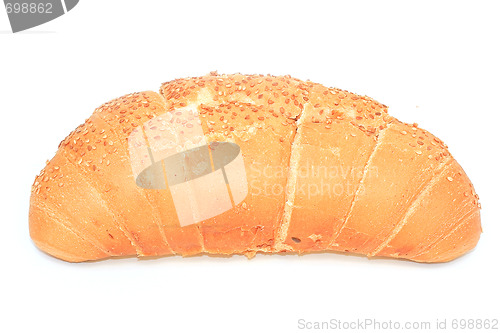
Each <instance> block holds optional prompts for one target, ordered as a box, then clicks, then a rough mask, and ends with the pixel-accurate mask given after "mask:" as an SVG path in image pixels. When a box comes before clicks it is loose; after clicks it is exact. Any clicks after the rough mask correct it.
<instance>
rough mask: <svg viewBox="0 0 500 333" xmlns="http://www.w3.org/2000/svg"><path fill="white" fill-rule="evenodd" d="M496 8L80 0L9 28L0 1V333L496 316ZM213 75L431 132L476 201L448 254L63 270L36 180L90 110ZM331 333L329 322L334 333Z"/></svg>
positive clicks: (281, 326) (290, 328)
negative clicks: (45, 233) (335, 93)
mask: <svg viewBox="0 0 500 333" xmlns="http://www.w3.org/2000/svg"><path fill="white" fill-rule="evenodd" d="M498 4H499V2H494V1H491V2H486V1H474V2H472V1H471V2H469V3H464V2H460V1H415V2H403V1H378V2H377V1H345V2H334V1H307V2H306V1H301V2H296V1H286V2H274V1H270V0H267V1H255V0H254V1H245V2H238V1H204V2H194V1H172V2H168V1H152V0H148V1H145V0H141V1H124V0H119V1H118V0H114V1H111V0H107V1H97V0H93V1H92V0H82V1H80V3H79V4H78V5H77V6H76V7H75V8H74V9H73V10H72V11H70V12H69V13H68V14H66V15H64V16H63V17H60V18H58V19H56V20H54V21H52V22H49V23H47V24H44V25H41V26H39V27H36V28H33V29H31V30H29V31H26V32H24V33H18V34H12V33H10V32H9V30H10V27H9V24H8V20H7V15H6V14H5V11H4V10H3V8H0V30H1V33H0V66H1V67H0V68H1V71H0V112H1V114H0V119H1V121H2V122H1V124H2V127H1V130H0V139H1V141H0V142H1V143H2V151H3V153H2V160H1V164H0V168H1V170H0V171H1V173H0V174H1V176H2V182H1V187H0V195H1V200H0V204H1V207H2V208H1V209H2V218H1V230H2V238H1V240H0V247H1V250H2V253H3V259H2V263H1V270H0V272H1V273H0V279H1V283H0V291H1V294H0V302H1V303H2V305H4V307H3V309H1V310H0V312H1V320H0V331H2V332H21V331H23V332H104V331H109V332H118V331H120V332H296V331H297V332H298V331H304V330H299V329H298V320H299V319H301V318H303V319H305V320H307V321H327V320H330V319H335V318H336V319H340V320H350V319H357V318H374V319H377V320H379V321H382V320H393V321H406V320H411V321H421V320H422V321H431V322H432V324H433V325H434V324H435V320H436V319H438V318H440V319H444V318H448V327H450V326H451V322H450V320H451V319H453V318H483V319H493V318H496V319H500V312H499V311H498V310H499V308H500V306H499V296H500V293H499V283H498V281H499V280H500V276H499V270H498V263H499V259H498V253H499V250H500V249H499V244H500V239H499V237H500V235H499V222H500V221H499V217H500V216H499V210H498V206H499V202H498V199H499V195H498V192H497V189H498V186H500V184H499V179H498V168H499V166H498V158H497V156H498V147H499V146H498V143H499V142H498V141H499V140H498V132H497V131H498V127H499V121H500V116H499V113H500V106H499V105H500V101H499V93H500V66H499V59H500V52H499V49H498V45H499V33H500V23H499V16H498V15H499V13H500V6H499V5H498ZM213 70H218V71H219V73H234V72H242V73H262V74H267V73H270V74H275V75H281V74H291V75H292V76H295V77H297V78H300V79H311V80H312V81H315V82H319V83H322V84H324V85H326V86H335V87H339V88H342V89H347V90H350V91H353V92H356V93H359V94H362V95H368V96H371V97H373V98H375V99H377V100H378V101H380V102H382V103H384V104H386V105H389V112H390V113H391V114H392V115H394V116H395V117H397V118H399V119H400V120H403V121H406V122H417V123H418V124H419V125H420V126H421V127H423V128H425V129H427V130H429V131H431V132H432V133H434V134H436V135H437V136H438V137H440V138H441V139H443V140H444V141H445V142H446V143H447V144H448V145H449V148H450V151H451V152H452V154H453V155H454V156H455V158H456V159H457V160H458V161H459V163H461V165H462V166H463V168H464V169H465V170H466V172H467V174H468V176H469V177H470V179H471V180H472V182H473V184H474V185H475V187H476V190H477V192H478V194H479V196H480V198H481V204H482V206H483V210H482V223H483V230H484V233H483V235H482V237H481V240H480V242H479V244H478V246H477V248H476V249H475V250H474V251H473V252H471V253H469V254H467V255H466V256H464V257H462V258H460V259H458V260H455V261H453V262H451V263H447V264H417V263H412V262H406V261H394V260H383V259H382V260H381V259H377V260H369V259H366V258H364V257H355V256H345V255H335V254H314V255H306V256H300V257H299V256H294V255H290V256H279V255H274V256H271V255H257V257H256V258H254V259H253V260H247V259H246V258H245V257H242V256H234V257H232V258H229V259H228V258H210V257H206V256H202V257H194V258H180V257H171V258H161V259H156V260H137V259H135V258H130V259H120V260H105V261H101V262H96V263H83V264H69V263H66V262H63V261H59V260H57V259H54V258H52V257H50V256H48V255H45V254H44V253H42V252H40V251H39V250H38V249H37V248H36V247H35V246H34V245H33V243H32V242H31V240H30V238H29V235H28V203H29V196H30V187H31V184H32V182H33V180H34V177H35V175H36V174H37V173H38V172H39V171H40V170H41V168H42V167H43V166H44V163H45V160H46V159H50V158H51V157H52V156H53V154H54V153H55V151H56V149H57V145H58V144H59V142H60V141H61V140H62V139H63V138H64V137H65V136H66V135H67V134H68V133H69V132H70V131H71V130H73V129H74V128H75V127H76V126H77V125H79V124H80V123H82V122H83V121H84V120H85V119H86V118H87V117H88V116H90V114H91V113H92V111H93V109H94V108H95V107H97V106H99V105H100V104H102V103H103V102H106V101H108V100H110V99H112V98H115V97H118V96H121V95H124V94H126V93H129V92H133V91H142V90H149V89H153V90H155V89H156V90H157V89H158V88H159V86H160V84H161V83H162V82H165V81H168V80H171V79H174V78H178V77H186V76H196V75H204V74H207V73H208V72H210V71H213ZM337 331H338V330H337Z"/></svg>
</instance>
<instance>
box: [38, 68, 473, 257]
mask: <svg viewBox="0 0 500 333" xmlns="http://www.w3.org/2000/svg"><path fill="white" fill-rule="evenodd" d="M186 108H190V109H192V110H196V111H197V117H198V118H199V120H200V124H201V128H202V129H203V133H204V138H203V140H205V141H206V142H231V143H234V144H236V145H238V146H239V148H240V149H241V154H242V158H243V161H244V170H243V173H244V176H245V177H246V184H248V194H247V195H246V196H245V197H244V200H243V201H241V202H240V203H236V202H234V207H232V208H231V209H228V210H226V211H224V212H222V213H220V214H218V215H216V216H213V217H209V218H208V219H205V220H203V221H199V222H197V223H191V224H188V225H184V226H181V224H180V222H179V217H178V214H180V212H179V211H178V210H177V212H176V207H177V206H175V204H174V199H173V198H174V195H177V194H173V190H172V188H171V189H170V190H169V189H168V187H166V188H162V189H155V188H144V187H141V186H138V181H137V178H136V175H134V171H133V164H134V161H131V156H132V153H131V151H130V149H131V148H130V147H131V146H130V142H129V138H130V137H132V134H133V133H134V130H135V131H136V132H137V130H138V129H140V128H142V127H143V126H144V124H146V123H147V122H148V121H150V120H152V119H156V118H158V117H161V115H165V114H167V115H168V114H174V113H175V112H177V110H183V109H186ZM158 119H160V120H161V118H158ZM167 125H168V124H167ZM148 144H149V143H148ZM150 152H151V150H150ZM151 157H152V156H151ZM212 167H213V166H212ZM167 178H168V177H167ZM226 184H228V186H229V187H231V182H229V183H227V179H226ZM207 186H208V185H207ZM210 186H212V185H210ZM210 186H208V187H207V188H209V187H210ZM229 190H230V189H229ZM229 190H228V191H229ZM200 191H201V190H200ZM176 193H177V192H176ZM206 193H207V195H206V196H205V198H206V200H214V199H213V198H212V194H213V193H215V192H213V193H212V192H211V190H210V189H207V192H206ZM196 195H197V196H199V195H202V194H196ZM203 195H205V194H203ZM187 201H190V199H189V198H188V199H187ZM207 202H212V201H207ZM215 208H217V207H215ZM479 210H480V205H479V203H478V196H477V195H476V193H475V191H474V188H473V186H472V184H471V182H470V181H469V179H468V178H467V175H466V174H465V172H464V171H463V170H462V168H461V167H460V165H459V164H458V163H457V162H456V161H455V160H454V159H453V157H452V156H451V155H450V153H449V152H448V150H447V147H446V145H444V144H443V142H442V141H441V140H439V139H438V138H436V137H435V136H433V135H432V134H430V133H429V132H427V131H425V130H423V129H420V128H418V126H417V124H413V125H410V124H405V123H402V122H400V121H398V120H397V119H395V118H393V117H391V116H390V115H388V113H387V107H386V106H385V105H382V104H380V103H378V102H376V101H374V100H372V99H370V98H368V97H363V96H358V95H355V94H352V93H349V92H347V91H343V90H339V89H333V88H326V87H324V86H322V85H320V84H316V83H312V82H309V81H306V82H304V81H300V80H297V79H294V78H292V77H290V76H284V77H283V76H279V77H274V76H263V75H241V74H235V75H218V74H217V73H211V74H210V75H207V76H203V77H196V78H188V79H178V80H174V81H171V82H167V83H164V84H163V85H162V87H161V89H160V93H159V94H158V93H156V92H152V91H147V92H140V93H134V94H130V95H126V96H124V97H121V98H118V99H115V100H113V101H111V102H109V103H106V104H104V105H102V106H101V107H99V108H98V109H97V110H96V111H95V112H94V113H93V114H92V116H91V117H90V118H89V119H87V120H86V121H85V123H84V124H82V125H80V126H79V127H78V128H77V129H76V130H75V131H73V132H72V133H71V134H70V135H69V136H68V137H67V138H66V139H64V140H63V141H62V142H61V144H60V145H59V150H58V151H57V153H56V155H55V156H54V158H53V159H52V160H51V161H49V162H48V163H47V165H46V166H45V168H44V169H43V170H42V171H41V172H40V174H39V175H38V176H37V177H36V179H35V182H34V184H33V187H32V195H31V200H30V214H29V222H30V234H31V238H32V239H33V241H34V243H35V244H36V245H37V246H38V247H39V248H40V249H41V250H43V251H45V252H47V253H49V254H51V255H53V256H55V257H57V258H60V259H63V260H66V261H71V262H79V261H87V260H96V259H101V258H107V257H111V256H127V255H138V256H162V255H173V254H181V255H184V256H186V255H195V254H199V253H210V254H235V253H238V254H245V255H247V256H249V257H251V256H253V255H254V254H255V253H257V252H273V253H276V252H298V253H304V252H312V251H341V252H355V253H360V254H365V255H368V256H386V257H395V258H405V259H410V260H414V261H419V262H445V261H449V260H452V259H454V258H456V257H458V256H460V255H462V254H464V253H465V252H467V251H469V250H470V249H472V248H473V247H474V246H475V245H476V243H477V242H478V239H479V236H480V233H481V223H480V215H479ZM179 216H180V215H179Z"/></svg>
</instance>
